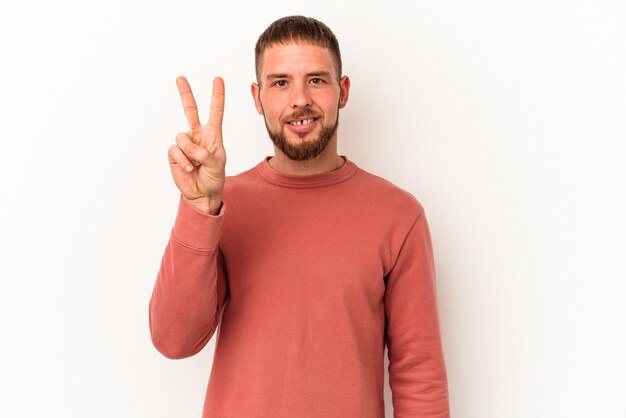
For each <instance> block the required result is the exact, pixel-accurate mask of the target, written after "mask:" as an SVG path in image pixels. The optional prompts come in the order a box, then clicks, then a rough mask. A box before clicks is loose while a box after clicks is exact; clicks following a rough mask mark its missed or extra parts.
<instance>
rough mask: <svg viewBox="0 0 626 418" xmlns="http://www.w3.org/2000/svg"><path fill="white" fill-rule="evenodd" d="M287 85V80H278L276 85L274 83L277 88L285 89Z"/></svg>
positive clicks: (273, 84)
mask: <svg viewBox="0 0 626 418" xmlns="http://www.w3.org/2000/svg"><path fill="white" fill-rule="evenodd" d="M286 85H287V80H276V81H275V82H274V83H272V86H276V87H285V86H286Z"/></svg>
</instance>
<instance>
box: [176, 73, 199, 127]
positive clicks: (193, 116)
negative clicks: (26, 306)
mask: <svg viewBox="0 0 626 418" xmlns="http://www.w3.org/2000/svg"><path fill="white" fill-rule="evenodd" d="M176 86H177V87H178V93H180V99H181V100H182V102H183V110H184V111H185V116H186V117H187V122H188V123H189V129H190V130H191V131H193V130H194V129H196V128H198V127H200V119H199V118H198V106H197V105H196V99H194V97H193V93H192V92H191V87H189V83H188V82H187V79H186V78H185V77H182V76H181V77H178V78H177V79H176Z"/></svg>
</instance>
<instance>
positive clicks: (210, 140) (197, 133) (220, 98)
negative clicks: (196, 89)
mask: <svg viewBox="0 0 626 418" xmlns="http://www.w3.org/2000/svg"><path fill="white" fill-rule="evenodd" d="M176 85H177V86H178V92H179V93H180V98H181V100H182V102H183V109H184V110H185V115H186V117H187V122H188V123H189V131H188V132H184V133H179V134H178V135H176V144H175V145H172V146H171V147H170V148H169V150H168V160H169V163H170V169H171V171H172V177H173V178H174V183H176V187H178V189H179V190H180V192H181V193H182V195H183V198H184V199H185V200H186V201H187V202H189V203H190V204H192V205H194V206H195V207H196V208H197V209H198V210H200V211H202V212H205V213H210V214H213V215H215V214H217V213H218V212H219V209H220V206H221V203H222V191H223V190H224V179H225V176H226V171H225V167H226V151H225V150H224V144H223V143H222V119H223V117H224V80H222V79H221V78H220V77H216V78H215V79H214V80H213V93H212V96H211V110H210V113H209V121H208V123H207V124H206V125H201V124H200V119H199V118H198V107H197V106H196V100H195V99H194V97H193V93H192V92H191V87H189V83H188V82H187V79H186V78H185V77H178V78H177V79H176Z"/></svg>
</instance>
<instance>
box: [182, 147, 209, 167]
mask: <svg viewBox="0 0 626 418" xmlns="http://www.w3.org/2000/svg"><path fill="white" fill-rule="evenodd" d="M185 154H187V155H188V156H189V157H190V158H191V159H192V160H193V161H194V163H198V164H204V163H206V162H207V161H208V160H209V158H210V154H209V151H208V150H207V149H206V148H204V147H200V146H198V145H196V144H194V143H193V142H189V143H187V144H186V145H185Z"/></svg>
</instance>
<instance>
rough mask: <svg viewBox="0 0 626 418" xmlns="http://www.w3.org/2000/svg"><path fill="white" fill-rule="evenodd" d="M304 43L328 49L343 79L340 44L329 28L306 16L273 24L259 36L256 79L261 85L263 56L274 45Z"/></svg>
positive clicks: (255, 61)
mask: <svg viewBox="0 0 626 418" xmlns="http://www.w3.org/2000/svg"><path fill="white" fill-rule="evenodd" d="M277 43H280V44H289V43H303V44H311V45H318V46H321V47H324V48H328V49H329V50H330V52H331V54H332V55H333V57H334V59H335V63H336V64H335V65H336V69H337V79H339V78H341V53H340V52H339V42H337V38H336V37H335V34H334V33H333V32H332V31H331V30H330V28H329V27H328V26H326V25H325V24H323V23H322V22H320V21H319V20H316V19H313V18H311V17H305V16H286V17H283V18H280V19H278V20H276V21H275V22H273V23H272V24H271V25H269V26H268V27H267V29H265V31H264V32H263V33H262V34H261V36H259V39H258V40H257V42H256V46H255V48H254V66H255V69H256V79H257V82H258V83H259V84H260V83H261V80H260V76H261V65H262V64H263V62H262V58H261V56H262V55H263V52H265V50H266V49H267V48H270V47H271V46H272V45H274V44H277Z"/></svg>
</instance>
